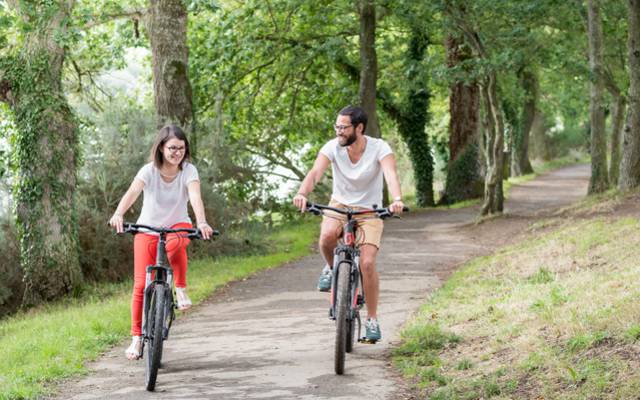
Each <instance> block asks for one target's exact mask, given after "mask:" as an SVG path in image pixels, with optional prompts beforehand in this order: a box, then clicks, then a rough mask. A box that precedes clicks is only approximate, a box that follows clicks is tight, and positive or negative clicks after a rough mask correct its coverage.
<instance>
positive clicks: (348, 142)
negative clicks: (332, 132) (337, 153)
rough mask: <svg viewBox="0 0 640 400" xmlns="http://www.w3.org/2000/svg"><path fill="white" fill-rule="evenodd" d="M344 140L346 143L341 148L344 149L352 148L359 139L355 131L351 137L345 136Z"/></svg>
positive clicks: (341, 144)
mask: <svg viewBox="0 0 640 400" xmlns="http://www.w3.org/2000/svg"><path fill="white" fill-rule="evenodd" d="M344 139H345V142H344V143H340V146H342V147H347V146H351V145H352V144H353V143H355V141H356V139H357V138H356V133H355V131H354V132H353V134H351V135H350V136H345V137H344Z"/></svg>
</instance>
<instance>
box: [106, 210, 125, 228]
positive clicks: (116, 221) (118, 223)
mask: <svg viewBox="0 0 640 400" xmlns="http://www.w3.org/2000/svg"><path fill="white" fill-rule="evenodd" d="M109 225H111V227H113V228H115V229H116V232H118V233H123V232H124V219H123V217H122V214H120V213H119V212H117V211H116V212H114V213H113V216H112V217H111V219H110V220H109Z"/></svg>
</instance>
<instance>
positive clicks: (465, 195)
mask: <svg viewBox="0 0 640 400" xmlns="http://www.w3.org/2000/svg"><path fill="white" fill-rule="evenodd" d="M446 48H447V59H448V66H449V68H453V67H455V66H457V65H459V64H460V63H462V62H464V61H466V60H469V59H471V57H472V54H471V51H470V49H469V47H468V46H466V45H464V43H463V41H462V40H461V39H458V38H456V37H454V36H452V35H449V37H448V38H447V40H446ZM449 115H450V119H449V163H448V165H447V182H446V186H445V191H444V195H443V196H442V198H441V199H440V203H441V204H452V203H455V202H457V201H463V200H469V199H475V198H478V197H480V196H482V190H483V189H482V187H483V180H482V175H481V174H480V170H481V166H480V149H479V143H478V141H479V118H480V89H479V87H478V85H477V84H476V83H475V82H472V83H466V82H463V81H459V82H456V83H455V84H454V85H452V86H451V88H450V94H449Z"/></svg>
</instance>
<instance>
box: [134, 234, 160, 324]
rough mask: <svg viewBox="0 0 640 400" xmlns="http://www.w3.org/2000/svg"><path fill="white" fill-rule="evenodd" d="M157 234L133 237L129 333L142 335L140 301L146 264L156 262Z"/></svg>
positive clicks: (141, 300) (141, 299)
mask: <svg viewBox="0 0 640 400" xmlns="http://www.w3.org/2000/svg"><path fill="white" fill-rule="evenodd" d="M157 245H158V236H153V235H145V234H142V233H140V234H137V235H135V237H134V239H133V260H134V261H133V267H134V269H133V295H132V298H131V335H132V336H140V335H142V302H143V297H144V284H145V278H146V273H147V271H146V269H147V266H148V265H153V264H155V263H156V247H157Z"/></svg>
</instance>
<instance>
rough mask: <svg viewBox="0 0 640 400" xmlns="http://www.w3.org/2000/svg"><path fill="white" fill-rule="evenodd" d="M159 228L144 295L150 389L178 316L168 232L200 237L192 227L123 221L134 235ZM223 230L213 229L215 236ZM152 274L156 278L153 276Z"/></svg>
mask: <svg viewBox="0 0 640 400" xmlns="http://www.w3.org/2000/svg"><path fill="white" fill-rule="evenodd" d="M149 231H152V232H156V233H158V234H159V236H160V238H159V240H158V247H157V250H156V264H155V265H148V266H147V268H146V278H145V288H144V297H143V303H142V336H143V338H144V340H143V341H142V350H141V352H140V355H141V356H143V355H144V348H145V344H147V345H148V347H149V349H148V353H149V354H148V355H147V357H146V358H147V363H146V368H145V387H146V389H147V390H148V391H153V390H154V389H155V386H156V379H157V377H158V368H160V363H161V361H162V346H163V343H164V341H165V340H167V338H168V337H169V329H171V324H172V323H173V320H174V319H175V317H176V315H175V309H176V308H177V306H176V304H175V303H174V301H173V299H174V294H173V269H172V268H171V265H170V264H169V260H168V258H167V249H166V244H167V240H166V239H167V234H169V233H178V234H179V233H186V235H184V236H180V237H186V238H189V239H201V238H202V237H201V236H200V231H199V230H197V229H192V228H178V229H169V228H156V227H152V226H147V225H139V224H132V223H125V224H124V232H125V233H131V234H133V235H135V234H138V233H145V232H149ZM219 234H220V232H218V231H215V230H214V231H213V234H212V237H213V236H217V235H219ZM152 275H153V278H152Z"/></svg>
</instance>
